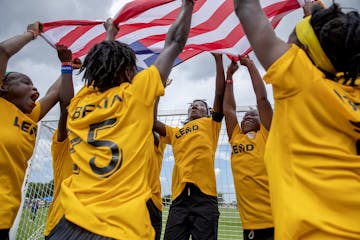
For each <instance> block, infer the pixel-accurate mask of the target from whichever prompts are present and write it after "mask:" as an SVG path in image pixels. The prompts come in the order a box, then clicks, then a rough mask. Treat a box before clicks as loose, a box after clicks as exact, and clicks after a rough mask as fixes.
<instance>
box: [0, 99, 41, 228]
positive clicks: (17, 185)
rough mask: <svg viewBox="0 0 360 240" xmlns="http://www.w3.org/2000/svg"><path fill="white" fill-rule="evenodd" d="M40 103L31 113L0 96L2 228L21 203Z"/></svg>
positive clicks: (7, 223) (9, 223)
mask: <svg viewBox="0 0 360 240" xmlns="http://www.w3.org/2000/svg"><path fill="white" fill-rule="evenodd" d="M40 111H41V106H40V103H39V102H37V103H36V106H35V108H34V109H33V110H32V112H31V113H30V114H25V113H23V112H22V111H21V110H20V109H18V108H17V107H16V106H15V105H14V104H12V103H11V102H8V101H7V100H5V99H4V98H2V97H0V112H1V114H0V116H1V117H0V133H1V141H0V166H1V167H0V193H1V194H0V229H9V228H11V226H12V224H13V222H14V220H15V217H16V214H17V212H18V209H19V207H20V203H21V187H22V184H23V181H24V176H25V171H26V168H27V165H28V160H29V159H30V157H31V155H32V153H33V150H34V146H35V140H36V134H37V122H38V120H39V117H40Z"/></svg>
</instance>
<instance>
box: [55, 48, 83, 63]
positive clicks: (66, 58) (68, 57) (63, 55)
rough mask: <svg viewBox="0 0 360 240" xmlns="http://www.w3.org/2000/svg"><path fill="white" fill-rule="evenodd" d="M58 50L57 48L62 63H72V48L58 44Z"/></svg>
mask: <svg viewBox="0 0 360 240" xmlns="http://www.w3.org/2000/svg"><path fill="white" fill-rule="evenodd" d="M56 50H57V53H58V57H59V60H60V62H62V63H64V62H67V63H71V62H72V52H71V50H70V49H68V48H67V47H66V46H64V45H58V46H56ZM79 60H80V59H79ZM80 62H81V61H80Z"/></svg>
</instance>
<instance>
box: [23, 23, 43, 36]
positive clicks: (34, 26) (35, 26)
mask: <svg viewBox="0 0 360 240" xmlns="http://www.w3.org/2000/svg"><path fill="white" fill-rule="evenodd" d="M42 29H43V25H42V23H40V22H34V23H31V24H29V25H28V26H27V31H28V32H31V33H32V34H33V39H35V38H36V37H37V36H38V35H40V33H41V32H42Z"/></svg>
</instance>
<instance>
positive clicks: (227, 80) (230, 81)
mask: <svg viewBox="0 0 360 240" xmlns="http://www.w3.org/2000/svg"><path fill="white" fill-rule="evenodd" d="M225 82H226V83H231V84H232V83H233V80H232V79H226V80H225Z"/></svg>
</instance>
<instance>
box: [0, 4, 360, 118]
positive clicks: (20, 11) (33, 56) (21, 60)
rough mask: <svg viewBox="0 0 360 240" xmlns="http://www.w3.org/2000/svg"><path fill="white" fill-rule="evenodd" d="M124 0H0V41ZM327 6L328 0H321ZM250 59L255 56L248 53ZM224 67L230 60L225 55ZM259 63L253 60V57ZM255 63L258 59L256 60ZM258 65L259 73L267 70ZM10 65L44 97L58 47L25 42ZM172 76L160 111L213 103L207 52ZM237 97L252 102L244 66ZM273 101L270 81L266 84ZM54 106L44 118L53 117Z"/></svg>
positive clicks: (99, 16) (95, 13) (111, 9)
mask: <svg viewBox="0 0 360 240" xmlns="http://www.w3.org/2000/svg"><path fill="white" fill-rule="evenodd" d="M127 2H130V1H128V0H100V1H99V0H61V1H55V0H0V3H1V4H0V6H1V7H0V29H1V31H0V41H3V40H5V39H7V38H9V37H12V36H14V35H16V34H20V33H22V32H24V31H26V26H27V24H29V23H32V22H34V21H40V22H50V21H56V20H64V19H70V20H75V19H82V20H105V19H106V18H108V17H113V16H115V14H116V12H117V11H118V10H119V9H120V8H121V6H123V5H124V4H125V3H127ZM323 2H324V3H325V4H326V5H327V6H329V4H330V2H331V1H330V0H323ZM336 2H338V3H340V4H341V5H342V6H344V7H345V6H346V7H352V8H355V9H358V10H359V9H360V0H337V1H336ZM301 18H302V10H300V9H299V10H297V11H295V12H293V13H291V14H290V15H288V16H286V17H285V18H284V19H283V20H282V22H281V23H280V25H279V26H278V28H277V30H276V32H277V33H278V36H280V37H281V38H282V39H284V40H286V39H287V36H288V35H289V33H290V32H291V31H292V29H293V28H294V26H295V23H296V22H297V21H298V20H299V19H301ZM250 56H251V57H252V58H254V55H252V54H250ZM224 62H225V65H224V66H225V70H226V67H227V65H228V63H229V61H228V60H227V59H225V61H224ZM256 62H257V61H256ZM257 65H258V64H257ZM258 67H259V70H260V72H261V74H262V75H263V74H264V73H265V72H264V70H263V69H262V67H260V66H259V65H258ZM8 69H9V70H11V71H18V72H22V73H24V74H26V75H28V76H29V77H30V78H31V79H32V80H33V82H34V85H35V86H36V87H37V88H38V90H39V91H40V95H41V96H43V95H44V94H45V92H46V90H47V89H48V87H49V86H50V85H51V83H52V82H53V81H54V80H55V79H56V78H57V77H58V76H59V74H60V62H59V60H58V58H57V54H56V51H55V50H54V49H53V48H51V47H50V46H49V45H48V44H47V43H46V42H45V41H44V40H43V39H41V38H38V39H37V40H35V41H32V42H31V43H29V44H27V45H26V46H25V47H24V48H23V49H22V51H20V52H19V53H18V54H16V55H15V56H14V57H12V58H11V59H10V61H9V64H8ZM170 78H173V79H174V81H173V83H172V85H171V86H169V87H168V89H167V90H166V94H165V96H164V97H163V98H162V99H161V101H160V106H159V109H160V110H173V109H176V110H181V109H185V108H187V103H189V102H191V100H192V99H195V98H204V99H207V101H208V102H209V104H210V105H212V103H213V98H214V87H215V79H214V78H215V63H214V60H213V57H212V56H211V54H210V53H203V54H201V55H198V56H196V57H194V58H193V59H190V60H188V61H187V62H185V63H182V64H181V65H179V66H177V67H175V68H174V69H173V71H172V73H171V74H170ZM234 80H235V83H234V85H235V88H234V89H235V97H236V103H237V105H239V106H244V105H254V104H255V96H254V93H253V90H252V87H251V82H250V79H249V76H248V73H247V71H246V69H244V68H243V67H241V68H240V69H239V70H238V72H237V74H236V75H235V77H234ZM74 82H75V86H76V89H79V88H80V86H82V84H83V83H82V82H81V78H80V77H79V76H78V77H75V78H74ZM267 89H268V97H269V99H270V101H271V102H273V99H272V91H271V86H267ZM57 112H58V109H55V110H54V111H52V112H51V113H50V114H48V116H47V118H50V119H54V118H55V119H57Z"/></svg>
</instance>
